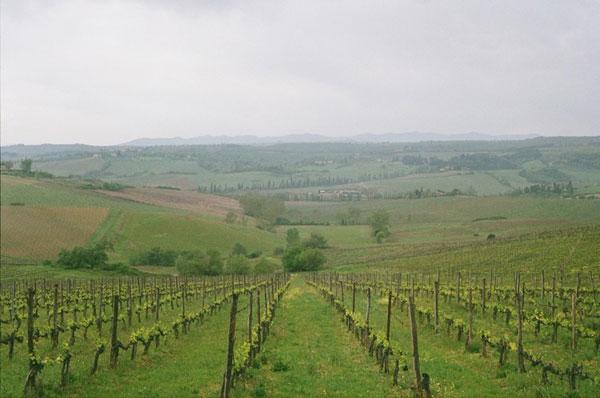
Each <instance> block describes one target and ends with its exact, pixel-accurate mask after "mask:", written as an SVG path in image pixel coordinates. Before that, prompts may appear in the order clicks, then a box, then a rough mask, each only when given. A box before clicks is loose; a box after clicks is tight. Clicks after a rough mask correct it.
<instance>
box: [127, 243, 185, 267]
mask: <svg viewBox="0 0 600 398" xmlns="http://www.w3.org/2000/svg"><path fill="white" fill-rule="evenodd" d="M177 255H178V254H177V252H175V251H173V250H165V249H162V248H160V247H158V246H157V247H153V248H151V249H150V250H148V251H146V252H142V253H139V254H137V255H135V256H133V257H132V258H131V259H130V260H129V263H130V264H131V265H157V266H163V267H172V266H174V265H175V260H176V259H177Z"/></svg>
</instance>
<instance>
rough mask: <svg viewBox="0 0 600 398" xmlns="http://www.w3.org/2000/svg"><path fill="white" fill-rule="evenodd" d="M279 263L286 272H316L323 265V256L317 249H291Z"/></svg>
mask: <svg viewBox="0 0 600 398" xmlns="http://www.w3.org/2000/svg"><path fill="white" fill-rule="evenodd" d="M281 262H282V263H283V266H284V268H285V269H286V271H288V272H301V271H316V270H318V269H319V268H321V266H323V264H324V263H325V256H324V255H323V253H322V252H321V251H320V250H319V249H311V248H302V247H292V248H289V249H288V250H286V252H285V253H284V255H283V258H282V260H281Z"/></svg>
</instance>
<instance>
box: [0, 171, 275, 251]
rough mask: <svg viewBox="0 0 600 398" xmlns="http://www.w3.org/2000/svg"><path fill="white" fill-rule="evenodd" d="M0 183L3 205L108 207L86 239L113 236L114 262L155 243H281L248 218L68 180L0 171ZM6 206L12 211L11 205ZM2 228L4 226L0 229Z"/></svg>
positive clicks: (223, 247)
mask: <svg viewBox="0 0 600 398" xmlns="http://www.w3.org/2000/svg"><path fill="white" fill-rule="evenodd" d="M0 182H1V183H2V191H1V192H2V197H1V200H2V204H3V206H5V205H7V204H10V203H14V202H19V203H24V204H25V207H26V208H29V207H33V206H36V207H40V208H53V207H60V208H68V207H81V208H97V207H103V208H108V209H109V215H108V217H106V218H105V220H104V221H103V222H102V223H101V224H100V226H99V227H98V228H97V229H96V231H95V233H94V234H93V236H92V237H91V239H90V241H91V242H97V241H99V240H101V239H108V240H110V241H112V242H113V243H114V248H115V251H114V253H111V260H113V261H122V262H127V261H128V260H129V258H130V257H131V256H132V255H133V254H136V253H138V252H141V251H144V250H148V249H150V248H152V247H156V246H159V247H162V248H165V249H172V250H191V251H194V250H207V249H217V250H219V251H221V252H222V253H223V254H227V253H229V251H230V250H231V248H232V247H233V245H234V244H235V243H236V242H240V243H242V244H243V245H244V246H246V247H247V248H248V249H249V250H261V251H263V252H265V253H270V252H271V251H272V250H273V249H274V248H275V247H276V246H281V245H283V242H284V240H283V239H282V237H281V236H278V235H277V234H275V233H272V232H266V231H263V230H259V229H257V228H256V227H254V226H253V222H252V220H251V221H250V222H248V223H247V224H242V223H237V224H226V223H225V222H224V221H223V220H221V219H218V218H216V217H214V216H212V215H206V216H204V215H198V214H190V213H186V212H184V211H182V210H176V209H168V208H164V207H159V206H152V205H146V204H142V203H137V202H133V201H128V200H121V199H116V198H111V197H108V196H105V195H102V194H100V193H96V192H92V191H88V190H84V189H80V188H78V186H77V184H76V183H75V182H73V181H71V180H60V179H58V180H56V179H53V180H37V179H33V178H17V177H11V176H2V178H1V179H0ZM15 208H16V207H15ZM18 208H19V209H22V208H23V207H22V206H18ZM7 209H9V210H12V209H11V208H9V207H7ZM50 221H52V220H50ZM40 222H41V224H40V225H39V227H40V228H46V229H49V228H51V227H52V225H54V224H52V223H48V222H47V223H44V222H43V220H40ZM4 224H5V223H3V227H4ZM46 224H48V225H46ZM51 224H52V225H51ZM7 225H8V224H7ZM4 232H5V231H4V229H3V234H4ZM6 232H7V233H10V231H6ZM55 232H56V233H59V232H60V231H55ZM3 242H4V240H3ZM82 243H85V242H80V241H78V244H82ZM29 244H30V245H31V249H32V250H31V251H32V252H33V251H34V249H36V248H37V247H38V246H40V242H39V241H31V242H30V243H29ZM72 246H73V244H72V242H69V241H64V242H63V246H60V247H58V249H60V248H62V247H64V248H70V247H72ZM3 247H4V243H3ZM55 251H56V250H55ZM42 259H46V257H43V258H42ZM17 260H18V259H17ZM36 260H39V258H36ZM15 261H16V260H15ZM13 262H14V261H13Z"/></svg>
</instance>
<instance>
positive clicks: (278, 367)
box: [272, 359, 289, 372]
mask: <svg viewBox="0 0 600 398" xmlns="http://www.w3.org/2000/svg"><path fill="white" fill-rule="evenodd" d="M288 369H289V366H288V364H287V363H285V362H283V361H282V360H281V359H278V360H277V361H275V363H274V364H273V367H272V370H273V372H286V371H287V370H288Z"/></svg>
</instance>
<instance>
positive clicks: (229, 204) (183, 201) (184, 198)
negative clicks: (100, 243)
mask: <svg viewBox="0 0 600 398" xmlns="http://www.w3.org/2000/svg"><path fill="white" fill-rule="evenodd" d="M98 192H101V193H103V194H105V195H108V196H112V197H114V198H121V199H127V200H133V201H135V202H140V203H147V204H151V205H155V206H162V207H170V208H173V209H180V210H186V211H191V212H194V213H201V214H212V215H216V216H220V217H222V216H225V215H226V214H227V213H228V212H230V211H232V212H234V213H236V214H238V215H239V214H242V209H241V207H240V204H239V203H238V201H237V200H235V199H231V198H226V197H223V196H217V195H209V194H205V193H200V192H190V191H177V190H171V189H160V188H126V189H124V190H122V191H98Z"/></svg>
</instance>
